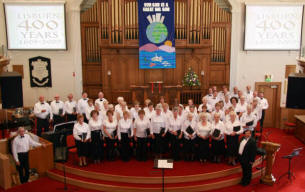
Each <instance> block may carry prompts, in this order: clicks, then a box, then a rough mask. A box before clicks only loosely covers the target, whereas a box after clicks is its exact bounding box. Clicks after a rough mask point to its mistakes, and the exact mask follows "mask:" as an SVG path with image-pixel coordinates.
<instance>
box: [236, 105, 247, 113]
mask: <svg viewBox="0 0 305 192" xmlns="http://www.w3.org/2000/svg"><path fill="white" fill-rule="evenodd" d="M246 111H247V104H246V103H244V104H243V105H242V104H241V103H237V105H236V108H235V112H236V113H245V112H246Z"/></svg>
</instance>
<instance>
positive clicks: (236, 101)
mask: <svg viewBox="0 0 305 192" xmlns="http://www.w3.org/2000/svg"><path fill="white" fill-rule="evenodd" d="M230 102H231V107H232V109H233V110H234V111H235V113H236V114H237V104H238V99H237V97H231V99H230ZM237 115H238V114H237Z"/></svg>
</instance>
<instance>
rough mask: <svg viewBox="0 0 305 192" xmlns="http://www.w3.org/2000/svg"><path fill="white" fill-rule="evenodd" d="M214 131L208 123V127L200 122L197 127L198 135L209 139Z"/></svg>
mask: <svg viewBox="0 0 305 192" xmlns="http://www.w3.org/2000/svg"><path fill="white" fill-rule="evenodd" d="M211 131H212V125H211V123H209V122H207V123H206V125H202V122H198V123H197V126H196V133H197V135H198V136H203V137H208V136H210V134H211Z"/></svg>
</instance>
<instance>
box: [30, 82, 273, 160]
mask: <svg viewBox="0 0 305 192" xmlns="http://www.w3.org/2000/svg"><path fill="white" fill-rule="evenodd" d="M117 102H118V104H117V105H115V106H113V105H112V104H109V103H108V101H107V99H105V98H104V94H103V93H102V92H99V93H98V99H96V100H95V101H93V100H92V99H89V98H88V96H87V93H85V92H84V93H83V94H82V98H81V99H79V100H78V101H77V102H76V101H75V100H74V99H73V95H72V94H69V95H68V100H67V101H66V102H62V101H60V99H59V96H58V95H56V96H55V99H54V101H52V102H51V105H50V106H49V104H48V103H46V102H45V101H44V97H43V96H41V97H39V102H38V103H36V104H35V109H34V112H35V115H36V117H37V128H38V135H40V134H41V132H42V128H44V130H45V131H46V130H48V126H49V122H52V121H53V124H57V123H60V122H62V121H64V117H65V118H66V120H67V121H71V120H77V121H76V123H75V125H74V129H73V135H74V138H75V141H76V146H77V149H78V156H79V159H80V163H79V164H80V166H83V165H86V164H87V161H86V158H87V157H90V158H91V159H92V160H93V161H94V163H99V162H100V161H101V160H102V159H103V158H104V154H105V155H106V156H105V158H106V159H107V160H109V161H113V160H115V159H116V157H117V156H120V158H121V159H122V161H129V160H130V158H131V157H132V156H133V155H134V153H135V157H136V159H137V160H138V161H146V160H147V158H148V154H153V155H154V157H155V158H159V157H162V156H164V155H165V154H166V155H170V156H171V158H173V159H174V160H176V161H178V160H180V159H181V158H184V160H185V161H194V160H198V161H200V162H201V163H204V162H207V161H208V160H211V161H213V162H216V163H219V162H222V161H223V160H224V159H227V160H228V164H230V165H235V164H236V162H237V157H238V150H239V139H240V135H242V134H243V133H244V131H248V130H249V131H250V132H251V133H252V134H253V133H254V131H255V129H256V127H257V124H258V123H260V124H261V125H263V120H264V111H265V110H266V109H267V108H268V101H267V99H266V98H264V97H263V93H257V92H256V91H254V92H252V91H251V87H250V86H247V87H246V92H242V91H240V90H238V88H237V87H234V89H233V91H232V93H230V92H229V91H228V89H227V88H226V87H223V90H222V91H219V92H218V91H217V88H216V87H212V88H210V89H209V90H208V94H207V95H205V96H204V97H203V98H202V103H201V104H200V105H199V106H198V108H197V106H195V105H194V103H193V100H192V99H189V100H188V104H187V106H185V107H184V106H183V105H182V104H175V105H174V106H173V107H172V110H170V108H169V105H168V104H167V103H166V102H165V100H164V98H163V97H161V99H160V103H158V104H157V105H155V106H154V104H153V103H152V102H151V101H150V100H149V99H147V100H145V102H144V106H143V107H144V108H141V106H140V103H139V102H138V101H135V102H134V104H133V106H132V107H131V108H130V109H129V107H128V105H127V103H126V102H125V101H124V98H123V97H118V98H117ZM104 149H105V151H104ZM133 149H135V150H133Z"/></svg>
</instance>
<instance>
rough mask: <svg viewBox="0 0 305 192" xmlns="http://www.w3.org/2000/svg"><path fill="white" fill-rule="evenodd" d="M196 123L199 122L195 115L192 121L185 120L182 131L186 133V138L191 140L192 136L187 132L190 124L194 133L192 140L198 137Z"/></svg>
mask: <svg viewBox="0 0 305 192" xmlns="http://www.w3.org/2000/svg"><path fill="white" fill-rule="evenodd" d="M196 124H197V122H196V121H195V120H194V117H193V119H192V121H190V120H189V119H186V120H185V121H184V122H183V126H182V131H183V133H184V138H185V139H187V140H189V139H190V138H189V137H188V136H189V134H188V133H187V132H186V129H187V128H188V127H189V126H190V127H191V128H192V129H193V131H194V133H193V134H192V137H191V140H193V139H195V138H196Z"/></svg>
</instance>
